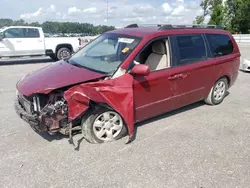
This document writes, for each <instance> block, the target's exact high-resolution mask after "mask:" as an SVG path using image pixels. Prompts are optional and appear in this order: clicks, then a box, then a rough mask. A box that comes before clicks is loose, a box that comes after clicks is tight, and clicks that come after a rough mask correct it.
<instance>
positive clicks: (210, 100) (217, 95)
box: [205, 78, 228, 105]
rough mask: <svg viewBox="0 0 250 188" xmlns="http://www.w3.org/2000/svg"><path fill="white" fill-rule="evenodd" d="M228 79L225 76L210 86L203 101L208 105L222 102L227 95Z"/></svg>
mask: <svg viewBox="0 0 250 188" xmlns="http://www.w3.org/2000/svg"><path fill="white" fill-rule="evenodd" d="M227 90H228V81H227V79H226V78H221V79H219V80H218V81H217V82H216V83H215V84H214V86H213V87H212V88H211V90H210V93H209V95H208V97H207V98H206V99H205V103H207V104H209V105H218V104H220V103H222V101H223V100H224V98H225V97H226V95H227Z"/></svg>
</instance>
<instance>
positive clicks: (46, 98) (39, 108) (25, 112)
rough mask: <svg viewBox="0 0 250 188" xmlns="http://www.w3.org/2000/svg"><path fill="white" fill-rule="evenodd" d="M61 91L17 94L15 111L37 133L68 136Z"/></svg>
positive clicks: (64, 102) (66, 111) (64, 105)
mask: <svg viewBox="0 0 250 188" xmlns="http://www.w3.org/2000/svg"><path fill="white" fill-rule="evenodd" d="M63 93H64V92H63V91H57V92H52V93H50V94H47V95H46V94H34V95H32V96H29V97H27V96H24V95H22V94H21V93H19V92H17V97H16V101H15V109H16V112H17V113H18V114H19V116H20V117H21V118H22V119H23V120H25V121H26V122H27V123H29V124H30V126H31V127H32V128H33V129H34V130H36V131H38V132H48V133H50V134H53V133H55V132H61V133H63V134H66V135H67V134H69V132H68V131H69V126H68V105H67V102H66V100H65V99H64V97H63Z"/></svg>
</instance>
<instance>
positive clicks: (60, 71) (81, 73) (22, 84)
mask: <svg viewBox="0 0 250 188" xmlns="http://www.w3.org/2000/svg"><path fill="white" fill-rule="evenodd" d="M103 76H104V75H103V74H100V73H96V72H93V71H90V70H87V69H84V68H80V67H76V66H74V65H71V64H69V63H67V62H64V61H61V62H58V63H54V64H51V65H49V66H46V67H44V68H42V69H40V70H39V71H35V72H33V73H30V74H28V75H26V76H25V77H24V78H23V79H22V80H20V81H19V82H18V84H17V89H18V90H19V91H20V92H21V93H22V94H23V95H26V96H29V95H31V94H33V93H44V94H47V93H49V92H51V91H52V90H54V89H58V88H61V87H65V86H69V85H73V84H77V83H80V82H85V81H90V80H93V79H97V78H101V77H103Z"/></svg>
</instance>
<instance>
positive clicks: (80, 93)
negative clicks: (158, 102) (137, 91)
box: [64, 74, 134, 136]
mask: <svg viewBox="0 0 250 188" xmlns="http://www.w3.org/2000/svg"><path fill="white" fill-rule="evenodd" d="M64 98H65V100H66V101H67V103H68V118H69V121H72V120H74V119H75V118H77V117H79V116H81V115H82V114H84V112H85V111H86V110H87V109H88V108H89V103H90V100H91V101H94V102H96V103H106V104H107V105H109V106H111V107H112V108H113V109H114V110H115V111H117V112H118V113H119V114H120V115H121V116H122V117H123V119H124V121H125V123H126V125H127V128H128V134H129V136H131V135H133V134H134V99H133V77H132V76H131V75H130V74H124V75H123V76H121V77H118V78H115V79H110V80H102V81H98V82H92V83H84V84H80V85H77V86H74V87H72V88H70V89H69V90H67V91H66V92H65V93H64Z"/></svg>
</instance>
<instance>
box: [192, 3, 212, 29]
mask: <svg viewBox="0 0 250 188" xmlns="http://www.w3.org/2000/svg"><path fill="white" fill-rule="evenodd" d="M211 5H212V0H203V1H202V2H201V3H200V7H201V8H202V15H199V16H196V18H195V21H194V23H196V24H203V23H204V20H205V18H206V16H207V15H209V14H210V11H211Z"/></svg>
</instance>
